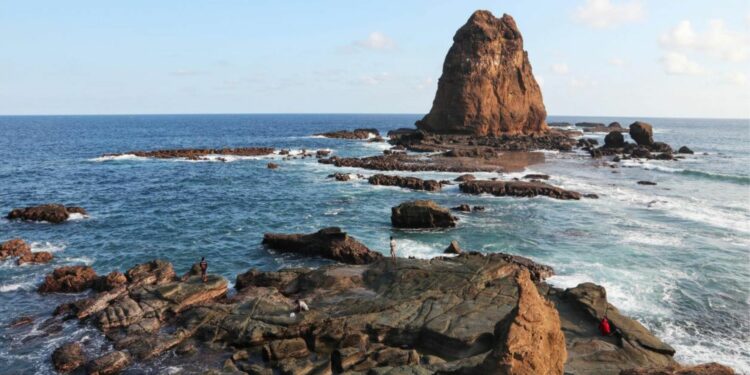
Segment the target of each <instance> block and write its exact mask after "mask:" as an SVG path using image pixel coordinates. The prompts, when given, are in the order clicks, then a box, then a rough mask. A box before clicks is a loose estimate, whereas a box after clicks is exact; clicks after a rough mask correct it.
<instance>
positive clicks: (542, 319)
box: [483, 270, 567, 375]
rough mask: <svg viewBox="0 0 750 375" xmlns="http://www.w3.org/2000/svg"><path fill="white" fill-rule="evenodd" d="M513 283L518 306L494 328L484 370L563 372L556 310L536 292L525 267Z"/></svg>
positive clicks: (562, 339) (564, 354) (564, 356)
mask: <svg viewBox="0 0 750 375" xmlns="http://www.w3.org/2000/svg"><path fill="white" fill-rule="evenodd" d="M516 283H517V284H518V306H517V307H516V308H515V309H514V310H513V311H512V312H511V313H510V314H509V316H507V317H506V319H505V320H504V321H503V322H501V323H500V327H498V329H497V330H496V331H497V334H496V335H497V337H498V340H497V342H496V344H495V348H494V349H493V351H492V354H490V355H489V356H487V358H486V359H485V360H484V363H483V367H484V371H483V373H492V374H508V375H513V374H518V375H522V374H562V373H563V368H564V365H565V361H566V360H567V352H566V349H565V336H564V335H563V333H562V330H561V329H560V317H559V315H558V313H557V310H556V309H555V307H554V305H553V304H552V303H550V302H549V301H546V300H544V298H542V297H541V296H540V295H539V292H538V291H537V287H536V285H534V283H533V282H532V281H531V278H530V276H529V272H528V270H521V271H520V272H518V275H517V276H516Z"/></svg>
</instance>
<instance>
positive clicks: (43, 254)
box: [16, 251, 53, 266]
mask: <svg viewBox="0 0 750 375" xmlns="http://www.w3.org/2000/svg"><path fill="white" fill-rule="evenodd" d="M52 258H53V256H52V253H50V252H49V251H37V252H33V253H27V254H24V255H22V256H20V257H19V258H18V260H17V261H16V264H18V265H19V266H20V265H22V264H26V263H49V261H51V260H52Z"/></svg>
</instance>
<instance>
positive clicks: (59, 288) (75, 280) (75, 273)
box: [38, 266, 97, 293]
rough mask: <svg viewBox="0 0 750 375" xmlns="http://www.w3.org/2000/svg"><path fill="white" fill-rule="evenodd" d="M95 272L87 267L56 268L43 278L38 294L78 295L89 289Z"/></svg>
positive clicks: (94, 277) (94, 278)
mask: <svg viewBox="0 0 750 375" xmlns="http://www.w3.org/2000/svg"><path fill="white" fill-rule="evenodd" d="M96 278H97V276H96V272H94V269H93V268H91V267H89V266H65V267H60V268H56V269H55V270H54V271H52V273H51V274H48V275H47V276H46V277H45V278H44V282H43V283H42V285H40V286H39V289H38V290H39V293H78V292H82V291H84V290H86V289H89V288H91V286H92V285H93V284H94V280H96Z"/></svg>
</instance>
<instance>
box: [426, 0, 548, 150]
mask: <svg viewBox="0 0 750 375" xmlns="http://www.w3.org/2000/svg"><path fill="white" fill-rule="evenodd" d="M546 117H547V112H546V110H545V108H544V103H543V101H542V92H541V90H540V88H539V85H538V84H537V82H536V80H535V79H534V75H533V74H532V71H531V64H530V63H529V58H528V55H527V54H526V51H524V50H523V38H522V36H521V32H520V31H519V30H518V27H517V26H516V22H515V21H514V20H513V18H512V17H511V16H509V15H507V14H506V15H503V17H502V18H496V17H495V16H494V15H492V13H490V12H488V11H484V10H480V11H476V12H474V14H472V15H471V17H470V18H469V20H468V22H467V23H466V24H465V25H464V26H462V27H461V28H460V29H459V30H458V31H457V32H456V35H455V36H454V37H453V46H451V48H450V50H449V51H448V55H447V56H446V58H445V62H444V64H443V74H442V76H441V77H440V81H439V82H438V89H437V93H436V94H435V100H434V101H433V104H432V109H431V110H430V113H429V114H427V115H426V116H425V117H424V118H423V119H422V120H420V121H418V122H417V128H419V129H421V130H424V131H427V132H432V133H448V134H471V135H476V136H498V135H501V134H508V135H520V134H541V133H545V132H547V131H548V128H547V124H546V122H545V119H546Z"/></svg>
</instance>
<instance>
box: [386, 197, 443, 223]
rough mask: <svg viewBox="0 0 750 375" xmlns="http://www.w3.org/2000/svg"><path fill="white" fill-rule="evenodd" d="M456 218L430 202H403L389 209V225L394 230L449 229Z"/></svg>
mask: <svg viewBox="0 0 750 375" xmlns="http://www.w3.org/2000/svg"><path fill="white" fill-rule="evenodd" d="M456 220H457V219H456V217H455V216H453V215H451V213H450V211H449V210H448V209H446V208H443V207H440V206H439V205H438V204H437V203H435V202H433V201H430V200H416V201H410V202H404V203H401V204H400V205H398V206H396V207H393V208H392V209H391V224H393V226H394V227H396V228H449V227H455V226H456Z"/></svg>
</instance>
